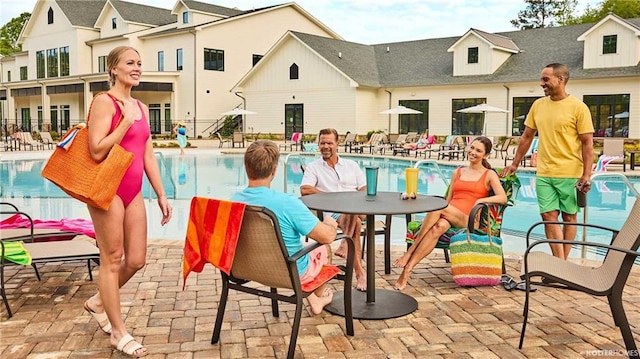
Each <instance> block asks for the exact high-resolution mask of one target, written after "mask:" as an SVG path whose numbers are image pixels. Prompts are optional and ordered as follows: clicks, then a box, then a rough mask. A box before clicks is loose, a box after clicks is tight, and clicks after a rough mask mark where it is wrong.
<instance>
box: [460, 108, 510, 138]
mask: <svg viewBox="0 0 640 359" xmlns="http://www.w3.org/2000/svg"><path fill="white" fill-rule="evenodd" d="M456 112H461V113H483V114H484V119H483V121H482V129H483V130H482V134H483V135H486V134H487V113H488V112H501V113H507V112H509V110H504V109H501V108H499V107H495V106H491V105H487V104H486V103H481V104H479V105H475V106H471V107H467V108H463V109H460V110H458V111H456Z"/></svg>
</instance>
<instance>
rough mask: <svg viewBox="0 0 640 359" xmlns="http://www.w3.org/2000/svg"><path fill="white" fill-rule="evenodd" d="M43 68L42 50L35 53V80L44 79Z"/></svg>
mask: <svg viewBox="0 0 640 359" xmlns="http://www.w3.org/2000/svg"><path fill="white" fill-rule="evenodd" d="M44 68H45V61H44V50H40V51H38V52H36V77H37V78H39V79H43V78H44Z"/></svg>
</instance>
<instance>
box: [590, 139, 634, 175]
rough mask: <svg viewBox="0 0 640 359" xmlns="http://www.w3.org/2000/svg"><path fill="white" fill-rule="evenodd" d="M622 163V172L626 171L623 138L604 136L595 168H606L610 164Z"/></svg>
mask: <svg viewBox="0 0 640 359" xmlns="http://www.w3.org/2000/svg"><path fill="white" fill-rule="evenodd" d="M613 164H616V165H622V172H626V171H627V162H626V160H625V151H624V139H623V138H605V139H604V141H603V144H602V152H600V158H599V159H598V164H597V165H596V170H603V171H604V170H606V169H607V167H609V166H610V165H613Z"/></svg>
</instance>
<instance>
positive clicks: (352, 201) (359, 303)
mask: <svg viewBox="0 0 640 359" xmlns="http://www.w3.org/2000/svg"><path fill="white" fill-rule="evenodd" d="M300 199H301V200H302V202H303V203H304V204H305V205H306V206H307V207H309V208H310V209H315V210H317V211H323V212H338V213H346V214H364V215H366V216H367V238H370V240H368V241H367V291H366V300H365V298H364V296H365V295H364V293H363V292H360V291H358V290H355V289H352V291H353V292H352V293H353V317H354V318H357V319H388V318H396V317H400V316H403V315H406V314H409V313H411V312H413V311H414V310H416V309H417V308H418V302H417V301H416V300H415V299H414V298H413V297H411V296H409V295H407V294H404V293H402V292H400V291H392V290H387V289H380V288H376V287H375V274H376V265H375V240H372V239H373V238H375V216H376V215H387V214H391V215H393V214H411V213H423V212H431V211H436V210H440V209H443V208H445V207H446V206H447V202H446V201H445V200H444V199H443V198H442V197H434V196H425V195H418V198H416V199H408V200H402V199H400V193H398V192H378V194H377V195H376V196H367V194H366V193H365V192H362V191H357V192H356V191H352V192H330V193H317V194H311V195H306V196H302V197H300ZM343 298H344V294H343V293H342V292H338V293H335V294H334V296H333V301H332V302H331V303H330V304H329V305H327V306H326V307H325V309H326V310H327V311H328V312H330V313H333V314H337V315H343V316H344V300H343Z"/></svg>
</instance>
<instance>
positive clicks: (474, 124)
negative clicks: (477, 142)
mask: <svg viewBox="0 0 640 359" xmlns="http://www.w3.org/2000/svg"><path fill="white" fill-rule="evenodd" d="M486 102H487V99H486V98H461V99H453V100H451V110H452V113H451V118H452V120H451V121H452V123H451V134H452V135H481V134H482V131H483V130H484V129H483V126H484V114H482V113H462V112H457V111H458V110H462V109H463V108H467V107H471V106H475V105H479V104H481V103H486Z"/></svg>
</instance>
